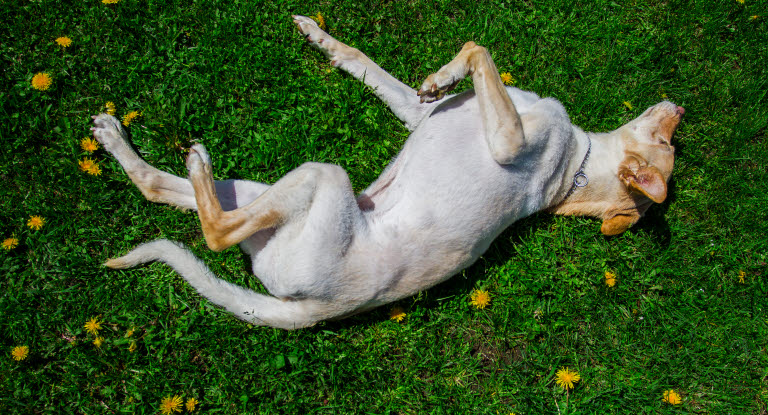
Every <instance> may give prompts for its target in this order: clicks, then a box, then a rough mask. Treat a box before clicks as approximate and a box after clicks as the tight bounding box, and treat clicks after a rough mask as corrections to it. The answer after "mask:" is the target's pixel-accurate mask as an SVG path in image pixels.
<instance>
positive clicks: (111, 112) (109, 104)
mask: <svg viewBox="0 0 768 415" xmlns="http://www.w3.org/2000/svg"><path fill="white" fill-rule="evenodd" d="M104 107H105V108H106V109H107V114H109V115H115V113H116V112H117V108H115V103H114V102H112V101H108V102H107V103H106V104H104Z"/></svg>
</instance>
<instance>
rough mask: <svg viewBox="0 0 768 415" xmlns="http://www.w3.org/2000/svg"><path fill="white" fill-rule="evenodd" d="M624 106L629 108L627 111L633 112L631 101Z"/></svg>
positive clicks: (625, 102)
mask: <svg viewBox="0 0 768 415" xmlns="http://www.w3.org/2000/svg"><path fill="white" fill-rule="evenodd" d="M624 106H625V107H627V109H629V110H632V109H633V108H634V107H633V106H632V103H631V102H629V101H624Z"/></svg>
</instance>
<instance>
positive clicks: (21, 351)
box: [11, 346, 29, 362]
mask: <svg viewBox="0 0 768 415" xmlns="http://www.w3.org/2000/svg"><path fill="white" fill-rule="evenodd" d="M11 356H13V360H15V361H17V362H20V361H22V360H24V359H26V358H27V356H29V347H27V346H16V347H14V348H13V350H11Z"/></svg>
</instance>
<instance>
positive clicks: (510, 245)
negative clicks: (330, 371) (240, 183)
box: [244, 179, 675, 331]
mask: <svg viewBox="0 0 768 415" xmlns="http://www.w3.org/2000/svg"><path fill="white" fill-rule="evenodd" d="M674 190H675V182H674V179H672V180H670V182H669V193H668V194H669V197H668V198H667V200H666V201H665V202H664V203H662V204H661V205H654V206H652V207H651V208H650V209H649V210H648V211H647V212H646V214H645V216H644V217H643V218H642V219H641V220H640V222H638V223H637V224H636V225H635V226H633V227H632V232H643V233H646V234H648V238H650V239H653V240H656V241H658V244H659V245H660V246H661V247H662V249H666V248H667V247H669V245H670V243H671V240H672V232H671V229H670V227H669V224H668V222H667V220H666V218H665V216H666V213H667V211H668V209H669V205H670V203H672V202H673V201H674V200H675V197H674V195H675V192H674ZM556 220H557V219H556V218H555V216H554V215H552V214H549V213H544V212H540V213H536V214H534V215H532V216H529V217H527V218H524V219H521V220H519V221H517V222H515V223H514V224H512V225H511V226H510V227H509V228H507V229H506V230H505V231H504V232H502V233H501V235H499V236H498V237H497V238H496V239H495V240H494V241H493V243H492V244H491V246H490V247H489V248H488V251H486V252H485V253H484V254H483V255H482V256H481V257H480V258H479V259H478V260H477V261H476V262H475V263H474V264H472V265H471V266H470V267H468V268H467V269H465V270H464V271H461V272H460V273H459V274H457V275H454V276H453V277H451V278H450V279H448V280H447V281H445V282H443V283H441V284H438V285H436V286H434V287H431V288H429V289H427V290H425V291H424V292H423V293H420V294H417V295H416V296H414V297H409V298H406V299H403V300H400V301H399V302H398V303H400V304H403V305H404V306H405V304H407V303H409V302H416V300H415V299H416V298H418V300H417V301H418V307H419V308H423V309H436V308H439V307H440V306H441V305H442V304H443V302H444V301H445V300H446V299H448V298H452V297H455V296H457V295H458V296H466V297H467V298H468V296H469V293H470V292H471V291H472V289H473V288H476V287H477V285H478V281H480V280H482V279H492V278H494V276H493V275H491V274H490V273H491V272H492V271H491V270H492V269H493V268H495V267H497V266H499V265H502V264H504V263H506V262H507V261H509V260H510V259H512V258H514V257H515V256H518V255H519V254H517V253H516V249H515V246H516V245H518V244H524V243H526V241H527V240H528V239H530V237H531V232H532V231H534V230H536V229H547V228H550V227H552V225H553V224H554V223H555V221H556ZM591 222H592V223H593V224H594V228H595V232H596V233H597V234H596V236H595V237H599V238H605V239H607V240H609V241H611V240H617V239H618V238H621V236H620V235H619V236H604V235H602V234H600V223H601V222H600V220H599V219H593V220H592V221H591ZM244 257H245V258H246V261H248V260H249V258H248V257H247V255H244ZM396 304H397V303H396ZM391 307H392V305H391V304H390V305H384V306H381V307H379V308H377V309H374V310H370V311H366V312H361V313H360V314H356V315H354V316H350V317H348V318H345V319H342V320H331V321H325V322H323V323H321V324H319V325H317V326H315V327H313V328H312V329H310V330H331V331H335V330H342V329H346V328H350V327H356V326H360V325H370V324H375V323H377V322H380V321H382V320H386V319H388V318H389V316H388V312H389V310H390V308H391ZM404 308H407V307H404ZM406 312H407V310H406Z"/></svg>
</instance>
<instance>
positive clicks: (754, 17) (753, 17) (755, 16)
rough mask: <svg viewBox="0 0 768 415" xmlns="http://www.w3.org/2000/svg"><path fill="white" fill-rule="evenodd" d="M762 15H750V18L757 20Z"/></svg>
mask: <svg viewBox="0 0 768 415" xmlns="http://www.w3.org/2000/svg"><path fill="white" fill-rule="evenodd" d="M758 17H760V16H758V15H754V16H749V20H757V18H758Z"/></svg>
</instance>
